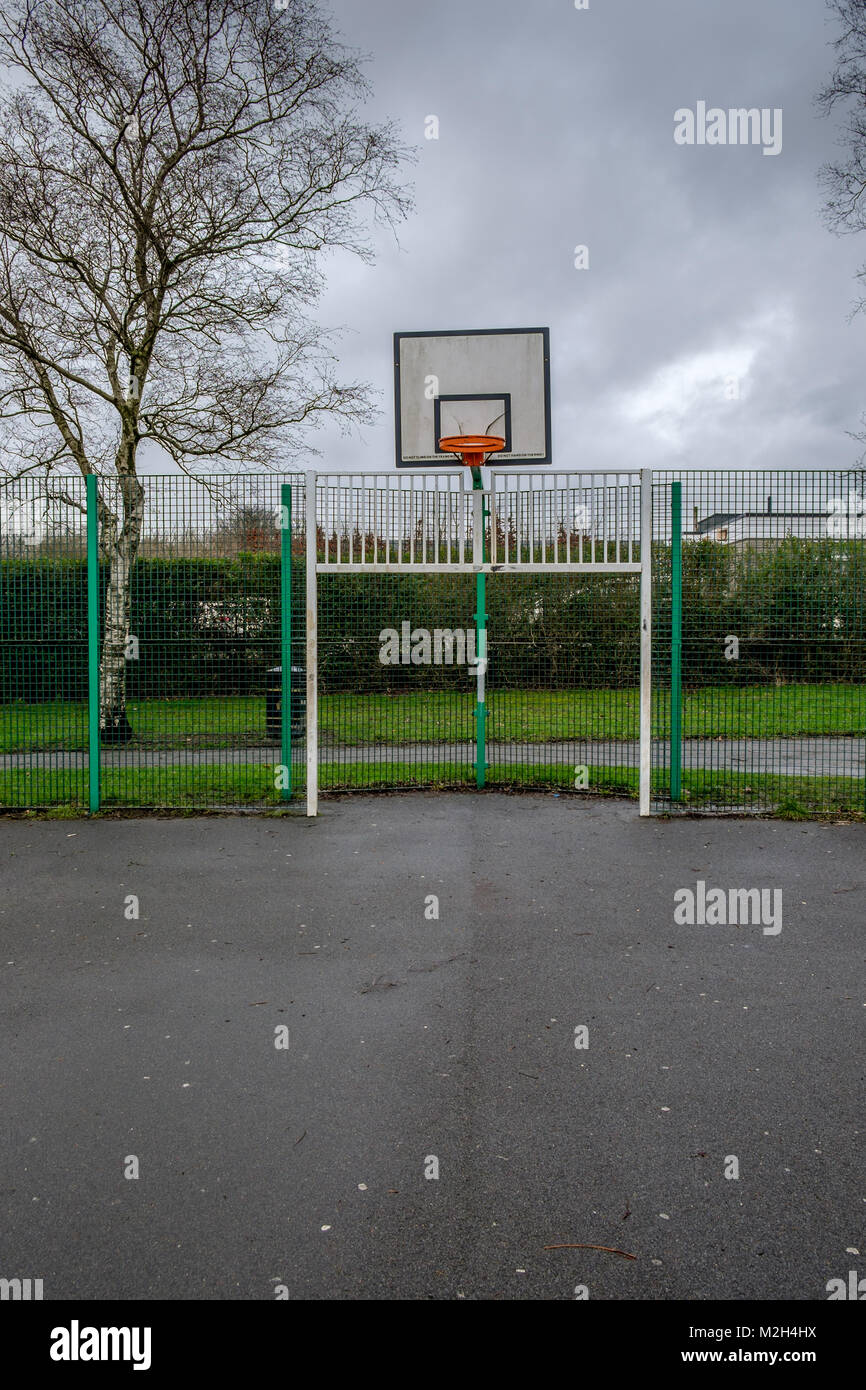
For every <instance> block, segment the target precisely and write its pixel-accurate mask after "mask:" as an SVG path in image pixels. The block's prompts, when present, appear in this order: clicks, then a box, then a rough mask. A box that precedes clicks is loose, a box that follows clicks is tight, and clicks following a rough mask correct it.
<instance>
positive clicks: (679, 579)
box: [670, 482, 683, 801]
mask: <svg viewBox="0 0 866 1390" xmlns="http://www.w3.org/2000/svg"><path fill="white" fill-rule="evenodd" d="M682 662H683V499H682V483H680V482H676V483H671V758H670V762H671V801H680V800H681V799H682V759H683V747H682V731H683V668H682Z"/></svg>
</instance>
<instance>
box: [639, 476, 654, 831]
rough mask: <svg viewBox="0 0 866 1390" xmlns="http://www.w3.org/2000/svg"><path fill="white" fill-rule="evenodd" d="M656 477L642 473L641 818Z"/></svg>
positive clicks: (646, 797) (646, 785) (646, 782)
mask: <svg viewBox="0 0 866 1390" xmlns="http://www.w3.org/2000/svg"><path fill="white" fill-rule="evenodd" d="M652 540H653V475H652V470H651V469H649V468H642V469H641V472H640V774H639V805H640V814H641V815H642V816H648V815H649V813H650V797H651V782H652V622H653V604H652V574H653V564H652Z"/></svg>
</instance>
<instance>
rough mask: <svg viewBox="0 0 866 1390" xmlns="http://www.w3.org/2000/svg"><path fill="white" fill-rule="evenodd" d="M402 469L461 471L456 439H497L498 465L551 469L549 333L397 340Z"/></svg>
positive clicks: (510, 331)
mask: <svg viewBox="0 0 866 1390" xmlns="http://www.w3.org/2000/svg"><path fill="white" fill-rule="evenodd" d="M394 422H395V433H396V439H397V467H398V468H429V467H430V466H431V464H447V465H448V466H449V467H451V468H453V467H454V457H453V455H451V454H446V453H443V452H442V451H441V450H440V449H439V440H440V439H442V438H443V437H445V436H446V435H452V434H494V435H500V436H501V437H503V438H504V439H505V451H504V452H503V453H499V454H496V455H493V456H492V457H491V463H494V462H495V464H496V467H497V468H498V467H499V466H500V465H501V464H509V463H514V464H534V463H550V462H551V452H550V335H549V331H548V329H546V328H481V329H466V330H465V331H463V332H459V331H457V332H448V333H440V332H428V333H395V334H394Z"/></svg>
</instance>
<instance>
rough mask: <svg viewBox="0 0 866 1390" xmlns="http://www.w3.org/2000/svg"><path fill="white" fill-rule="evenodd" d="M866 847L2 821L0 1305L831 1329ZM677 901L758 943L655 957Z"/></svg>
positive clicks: (857, 1116)
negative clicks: (54, 1301) (547, 1309)
mask: <svg viewBox="0 0 866 1390" xmlns="http://www.w3.org/2000/svg"><path fill="white" fill-rule="evenodd" d="M864 847H866V827H864V826H861V825H833V824H821V823H816V822H808V823H805V822H802V823H801V822H787V821H775V820H755V819H753V818H750V819H749V820H733V819H714V820H708V819H688V818H686V819H682V818H677V819H676V820H666V819H659V818H656V819H651V820H645V821H641V820H640V819H639V818H638V816H637V813H636V809H635V807H634V804H633V803H631V802H619V801H601V800H584V799H582V798H580V797H579V796H565V795H562V796H557V795H552V794H546V795H542V794H538V795H520V796H509V795H505V794H499V793H491V792H485V793H483V794H475V793H471V792H468V793H458V794H439V795H430V794H419V793H413V794H405V795H391V796H360V795H354V796H346V797H343V798H339V799H323V801H322V802H321V814H320V816H319V817H318V819H317V820H315V821H308V820H306V819H305V818H304V817H303V816H297V817H295V816H291V817H285V818H277V817H268V816H263V817H250V816H226V817H188V818H186V817H185V818H178V819H168V818H156V817H151V818H123V819H121V818H118V819H110V818H106V819H94V820H86V819H80V820H69V819H62V820H45V821H39V820H20V819H13V818H6V819H4V820H3V821H2V822H0V862H2V864H3V892H2V895H0V924H2V932H3V951H2V959H0V970H2V977H3V989H2V994H3V1001H4V1006H3V1009H2V1021H0V1029H2V1055H3V1059H4V1062H3V1068H2V1071H3V1075H2V1079H0V1080H2V1109H3V1115H4V1125H3V1127H2V1130H0V1157H2V1164H0V1171H2V1178H0V1221H2V1229H3V1231H4V1239H3V1250H2V1255H3V1264H4V1266H6V1268H4V1269H0V1275H3V1276H5V1277H11V1276H12V1275H15V1276H18V1277H22V1278H24V1277H30V1278H41V1279H42V1280H43V1281H44V1297H45V1299H46V1300H47V1299H51V1298H70V1299H102V1298H120V1299H126V1298H132V1299H154V1298H165V1299H271V1300H272V1299H274V1297H275V1296H276V1293H275V1291H276V1290H278V1289H279V1290H282V1289H285V1291H286V1292H287V1294H288V1296H289V1297H290V1298H292V1299H304V1298H329V1299H344V1298H345V1299H394V1298H411V1299H437V1298H442V1299H452V1298H455V1299H456V1298H465V1299H482V1298H483V1299H487V1298H492V1299H500V1300H511V1299H518V1300H519V1299H573V1298H574V1297H575V1290H576V1289H580V1288H581V1287H583V1288H585V1289H586V1291H587V1293H588V1295H589V1297H590V1298H591V1299H624V1300H628V1299H643V1300H666V1299H708V1298H722V1299H732V1300H735V1299H753V1298H754V1299H800V1300H824V1299H826V1298H827V1292H826V1285H827V1282H828V1281H829V1280H831V1279H833V1278H841V1279H847V1278H848V1275H849V1271H850V1270H852V1269H858V1270H859V1273H860V1277H863V1276H864V1275H866V1254H860V1252H864V1251H866V1231H864V1224H866V1183H864V1179H863V1164H862V1153H863V1133H862V1128H863V1120H862V1116H863V1090H864V1087H863V1080H864V1048H863V1026H864V1010H866V974H864V954H866V950H864V935H863V924H864V911H863V905H864V893H866V887H864V885H866V872H864V869H863V864H864V862H866V861H864ZM699 883H702V884H703V885H704V898H706V895H707V894H708V893H709V891H710V890H711V889H712V888H715V887H718V888H721V889H723V890H724V892H725V893H726V894H727V893H728V892H729V890H732V889H733V890H741V889H753V888H756V889H766V890H770V892H771V893H772V892H775V891H776V890H780V891H781V894H782V897H781V905H782V913H781V929H780V930H779V931H778V932H773V933H771V932H765V930H764V927H763V925H762V924H761V922H759V921H758V922H756V921H747V922H741V923H740V924H734V925H730V924H724V925H718V924H708V923H706V922H694V923H690V922H688V921H685V922H680V921H677V920H675V894H676V893H678V892H679V893H682V890H685V889H689V890H691V891H693V892H694V893H695V899H696V901H697V900H698V898H699V897H700V891H699V890H698V887H697V885H698V884H699ZM133 895H134V897H135V898H137V899H138V914H139V915H138V917H134V916H127V915H126V914H127V913H129V912H130V911H131V910H132V909H131V902H130V899H131V897H132V896H133ZM433 898H435V899H436V900H438V901H437V902H436V903H434V902H433V901H431V899H433ZM437 912H438V916H436V913H437ZM681 915H682V914H681ZM278 1029H287V1030H288V1032H287V1034H286V1033H282V1034H280V1033H278V1032H277V1031H276V1030H278ZM576 1029H578V1030H580V1029H585V1030H586V1031H585V1033H576V1032H575V1030H576ZM278 1040H280V1041H282V1042H286V1043H287V1046H284V1047H283V1046H281V1047H277V1046H275V1042H276V1041H278ZM576 1041H583V1042H586V1043H587V1045H586V1046H580V1047H577V1046H575V1042H576ZM131 1157H134V1158H136V1159H137V1162H138V1171H139V1176H138V1178H137V1179H130V1178H126V1177H125V1176H124V1169H125V1168H126V1169H129V1167H130V1164H129V1159H130V1158H131ZM732 1158H735V1159H736V1160H737V1164H736V1166H737V1167H738V1171H739V1176H738V1177H731V1176H726V1172H729V1173H730V1172H731V1171H732V1169H733V1167H734V1165H733V1164H732V1163H731V1159H732ZM434 1160H435V1162H434ZM437 1170H438V1177H434V1176H426V1174H428V1173H432V1172H434V1171H437ZM575 1245H594V1246H602V1247H606V1248H605V1249H594V1250H593V1249H573V1248H563V1249H545V1247H546V1246H575ZM616 1252H621V1253H616ZM852 1252H853V1253H852ZM630 1255H632V1256H635V1257H636V1258H633V1259H630V1258H627V1257H628V1256H630ZM858 1255H859V1256H860V1257H859V1258H858Z"/></svg>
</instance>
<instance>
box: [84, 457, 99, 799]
mask: <svg viewBox="0 0 866 1390" xmlns="http://www.w3.org/2000/svg"><path fill="white" fill-rule="evenodd" d="M96 488H97V480H96V476H95V475H94V474H93V473H88V475H87V478H86V489H87V490H86V497H87V716H88V717H87V726H88V727H87V765H88V771H89V788H88V804H89V806H90V810H91V811H98V810H99V498H98V494H97V490H96Z"/></svg>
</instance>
